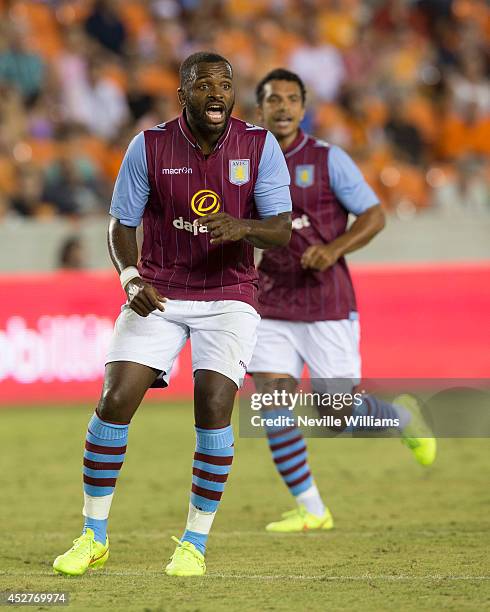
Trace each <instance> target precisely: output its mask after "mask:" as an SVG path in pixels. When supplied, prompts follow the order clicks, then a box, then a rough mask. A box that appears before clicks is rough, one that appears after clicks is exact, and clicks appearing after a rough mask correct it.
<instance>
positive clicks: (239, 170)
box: [229, 159, 250, 185]
mask: <svg viewBox="0 0 490 612" xmlns="http://www.w3.org/2000/svg"><path fill="white" fill-rule="evenodd" d="M229 180H230V183H232V184H233V185H245V183H248V181H249V180H250V160H249V159H230V175H229Z"/></svg>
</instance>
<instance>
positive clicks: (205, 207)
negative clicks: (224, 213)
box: [191, 189, 221, 217]
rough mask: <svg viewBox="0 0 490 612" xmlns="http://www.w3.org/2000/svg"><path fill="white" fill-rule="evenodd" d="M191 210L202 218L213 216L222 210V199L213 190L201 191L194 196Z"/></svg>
mask: <svg viewBox="0 0 490 612" xmlns="http://www.w3.org/2000/svg"><path fill="white" fill-rule="evenodd" d="M191 208H192V210H193V211H194V212H195V213H196V215H199V216H200V217H204V215H212V214H214V213H217V212H218V211H219V209H220V208H221V198H220V197H219V195H218V194H217V193H216V192H215V191H213V190H212V189H200V190H199V191H196V193H195V194H194V195H193V196H192V199H191Z"/></svg>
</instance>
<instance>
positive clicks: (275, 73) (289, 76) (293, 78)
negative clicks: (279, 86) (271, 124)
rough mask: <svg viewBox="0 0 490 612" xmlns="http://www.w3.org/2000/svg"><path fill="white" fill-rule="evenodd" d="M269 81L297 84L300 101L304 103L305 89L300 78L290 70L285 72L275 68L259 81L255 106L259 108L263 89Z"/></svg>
mask: <svg viewBox="0 0 490 612" xmlns="http://www.w3.org/2000/svg"><path fill="white" fill-rule="evenodd" d="M270 81H290V82H292V83H297V84H298V86H299V88H300V90H301V100H302V102H303V104H304V103H305V101H306V87H305V84H304V83H303V81H302V80H301V79H300V77H299V76H298V75H297V74H296V73H295V72H291V71H290V70H286V69H285V68H276V69H275V70H272V71H271V72H269V74H266V75H265V77H264V78H263V79H262V80H261V81H260V83H259V84H258V85H257V87H256V89H255V97H256V100H257V104H258V105H259V106H260V105H261V104H262V102H263V100H264V95H265V92H264V88H265V86H266V84H267V83H269V82H270Z"/></svg>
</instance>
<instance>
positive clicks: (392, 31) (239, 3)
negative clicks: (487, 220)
mask: <svg viewBox="0 0 490 612" xmlns="http://www.w3.org/2000/svg"><path fill="white" fill-rule="evenodd" d="M306 5H307V7H306ZM306 8H307V10H306ZM305 15H307V18H305ZM0 16H1V25H0V222H1V221H2V220H9V219H11V218H15V217H33V218H42V219H46V218H50V217H53V216H56V215H64V216H66V217H68V218H72V219H77V218H79V217H86V216H94V215H95V216H97V215H102V214H104V213H105V212H106V211H107V207H108V197H109V195H110V192H111V188H112V185H113V182H114V179H115V176H116V174H117V170H118V167H119V164H120V162H121V159H122V156H123V154H124V150H125V147H126V146H127V143H128V141H129V139H130V138H131V137H132V135H134V134H135V133H137V132H138V131H139V130H141V129H144V128H146V127H150V126H151V125H154V124H156V123H157V122H159V121H160V120H161V119H162V118H167V117H171V116H173V115H175V114H177V113H178V108H177V105H176V96H175V90H176V87H177V72H178V66H179V63H180V61H181V60H182V59H183V58H184V57H185V56H186V55H187V54H189V53H190V52H192V51H194V50H198V49H202V48H208V49H216V50H219V52H220V53H223V54H224V55H226V56H228V57H229V58H230V60H231V61H232V63H233V65H234V66H235V72H236V77H237V85H238V100H237V107H236V111H237V114H238V116H241V117H242V118H245V119H247V120H250V121H254V118H255V109H254V104H255V103H254V96H253V91H254V85H255V83H256V82H257V80H258V79H259V78H260V77H261V76H263V74H264V73H265V72H267V71H268V70H269V69H271V68H273V67H277V66H281V65H282V66H289V67H290V68H292V69H294V70H296V71H298V72H299V73H300V74H301V75H302V76H303V78H304V79H305V81H306V82H307V84H308V86H309V100H308V102H309V104H308V107H309V111H308V114H307V116H306V118H305V125H306V127H307V129H308V130H311V131H313V132H314V133H315V134H316V135H317V136H319V137H320V138H323V139H325V140H327V141H329V142H332V143H335V144H338V145H340V146H343V147H344V148H345V149H346V150H348V151H349V152H350V153H351V154H352V155H353V156H354V157H355V159H356V160H357V161H358V162H359V164H360V165H361V167H362V169H363V171H364V172H365V174H366V176H367V178H368V179H369V180H370V182H371V183H372V185H373V187H374V188H375V189H376V190H377V191H378V192H379V193H380V195H381V197H382V199H383V203H384V204H385V206H386V207H387V209H389V210H391V211H394V213H396V214H398V215H399V216H401V217H403V216H407V215H411V214H414V213H416V212H417V211H418V210H419V209H424V208H427V207H433V208H437V209H441V210H445V209H448V208H449V209H453V208H455V207H456V208H457V207H462V208H463V209H465V208H467V209H468V210H476V209H478V210H479V211H481V212H483V213H488V212H490V193H489V188H488V184H489V181H488V179H489V177H490V163H489V161H488V160H489V154H490V83H489V78H488V77H489V66H490V62H489V55H488V49H489V48H490V46H489V45H488V41H489V38H490V8H489V6H488V3H486V2H485V1H484V0H438V1H437V2H436V1H432V0H419V1H415V0H414V1H410V2H407V1H405V0H387V1H379V0H370V1H368V2H366V1H364V2H361V0H322V1H319V0H307V1H306V0H301V1H300V0H260V1H259V0H254V1H251V0H247V1H244V0H227V1H224V0H207V1H198V0H141V1H135V0H128V1H124V2H123V1H118V0H97V1H95V2H90V1H82V0H66V1H61V0H60V1H54V0H52V1H49V0H46V1H44V2H43V1H37V2H34V1H31V2H27V1H23V0H3V1H1V2H0ZM95 109H97V110H96V111H95ZM448 202H449V204H448Z"/></svg>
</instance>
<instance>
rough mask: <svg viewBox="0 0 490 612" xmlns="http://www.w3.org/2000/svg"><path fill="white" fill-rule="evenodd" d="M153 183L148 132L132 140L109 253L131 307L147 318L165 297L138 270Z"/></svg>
mask: <svg viewBox="0 0 490 612" xmlns="http://www.w3.org/2000/svg"><path fill="white" fill-rule="evenodd" d="M149 193H150V186H149V183H148V171H147V166H146V153H145V144H144V134H143V133H140V134H138V136H136V137H135V138H134V139H133V140H132V141H131V143H130V145H129V147H128V150H127V151H126V155H125V156H124V160H123V163H122V165H121V168H120V170H119V174H118V177H117V180H116V184H115V186H114V193H113V195H112V202H111V210H110V215H111V216H110V220H109V228H108V231H107V244H108V248H109V255H110V257H111V260H112V263H113V264H114V267H115V268H116V270H117V271H118V273H119V276H120V278H121V284H122V285H123V288H124V290H125V292H126V295H127V297H128V304H129V306H130V307H131V308H132V309H133V310H134V311H135V312H136V313H137V314H139V315H140V316H142V317H146V316H148V315H149V314H150V312H152V311H153V310H155V309H158V310H163V309H164V308H163V304H162V303H163V302H165V298H164V297H163V296H161V295H160V294H159V293H158V291H157V290H156V289H155V288H154V287H152V286H151V285H149V284H148V283H145V282H144V281H143V280H142V279H141V278H140V277H139V273H138V269H137V267H136V266H137V264H138V244H137V242H136V228H137V227H138V225H139V224H140V222H141V218H142V216H143V212H144V209H145V206H146V203H147V201H148V194H149Z"/></svg>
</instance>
